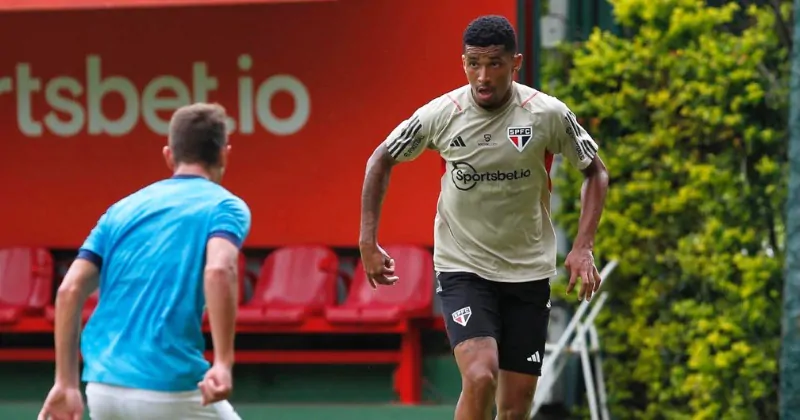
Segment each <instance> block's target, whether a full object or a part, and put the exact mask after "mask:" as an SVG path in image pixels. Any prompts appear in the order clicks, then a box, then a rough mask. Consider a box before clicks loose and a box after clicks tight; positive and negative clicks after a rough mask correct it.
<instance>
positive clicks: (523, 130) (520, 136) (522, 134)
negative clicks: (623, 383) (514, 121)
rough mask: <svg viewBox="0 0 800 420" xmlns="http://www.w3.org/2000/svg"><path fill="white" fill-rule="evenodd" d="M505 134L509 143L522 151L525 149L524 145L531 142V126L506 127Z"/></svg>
mask: <svg viewBox="0 0 800 420" xmlns="http://www.w3.org/2000/svg"><path fill="white" fill-rule="evenodd" d="M506 134H507V136H508V140H509V141H510V142H511V144H513V145H514V147H516V148H517V150H519V151H520V152H522V151H523V150H525V146H527V145H528V143H530V142H531V138H532V137H533V129H532V128H531V127H508V129H506Z"/></svg>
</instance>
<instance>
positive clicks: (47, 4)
mask: <svg viewBox="0 0 800 420" xmlns="http://www.w3.org/2000/svg"><path fill="white" fill-rule="evenodd" d="M323 1H336V0H0V12H1V11H29V10H68V9H112V8H130V7H185V6H203V5H207V6H208V5H214V6H217V5H238V4H258V3H314V2H323Z"/></svg>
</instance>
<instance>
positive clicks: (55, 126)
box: [44, 77, 86, 137]
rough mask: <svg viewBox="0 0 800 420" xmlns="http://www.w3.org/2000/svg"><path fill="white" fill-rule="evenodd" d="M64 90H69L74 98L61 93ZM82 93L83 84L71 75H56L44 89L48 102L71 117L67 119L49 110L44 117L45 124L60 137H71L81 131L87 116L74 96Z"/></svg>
mask: <svg viewBox="0 0 800 420" xmlns="http://www.w3.org/2000/svg"><path fill="white" fill-rule="evenodd" d="M63 90H65V91H67V92H69V94H70V95H71V96H72V98H69V97H66V96H62V95H60V92H61V91H63ZM82 94H83V86H81V84H80V83H78V81H77V80H75V79H73V78H71V77H56V78H55V79H53V80H51V81H50V82H49V83H47V87H46V88H45V89H44V97H45V99H46V100H47V103H48V104H50V106H51V107H53V109H54V110H55V111H61V112H63V113H65V114H68V115H69V117H70V118H69V119H68V120H66V121H65V120H62V119H61V118H60V117H59V115H58V114H57V113H55V112H53V111H50V112H48V113H47V115H45V117H44V124H45V125H46V126H47V129H48V130H50V132H52V133H53V134H55V135H57V136H59V137H69V136H74V135H76V134H78V133H79V132H80V131H81V128H83V123H84V122H85V120H86V116H85V115H84V113H83V108H82V107H81V104H80V103H78V101H76V100H74V98H77V97H78V96H80V95H82Z"/></svg>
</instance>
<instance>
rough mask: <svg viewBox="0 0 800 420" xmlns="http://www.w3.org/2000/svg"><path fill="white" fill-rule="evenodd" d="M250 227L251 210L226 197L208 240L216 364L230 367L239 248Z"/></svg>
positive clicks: (206, 282) (206, 275) (207, 284)
mask: <svg viewBox="0 0 800 420" xmlns="http://www.w3.org/2000/svg"><path fill="white" fill-rule="evenodd" d="M249 231H250V210H249V209H248V208H247V206H246V205H245V204H244V202H242V201H241V200H237V199H228V200H225V201H223V202H222V203H220V204H219V205H218V207H217V208H216V209H215V213H214V215H213V216H212V222H211V230H210V232H209V235H208V242H207V244H206V265H205V268H204V270H203V289H204V292H205V298H206V307H207V309H208V319H209V322H210V324H211V339H212V342H213V346H214V364H215V365H221V366H225V367H227V368H231V367H232V366H233V362H234V337H235V335H236V309H237V303H238V293H239V286H238V273H237V271H238V270H237V268H238V265H239V249H240V248H241V246H242V243H243V242H244V240H245V239H246V237H247V235H248V233H249Z"/></svg>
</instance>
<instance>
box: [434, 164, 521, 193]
mask: <svg viewBox="0 0 800 420" xmlns="http://www.w3.org/2000/svg"><path fill="white" fill-rule="evenodd" d="M450 174H451V177H452V178H453V184H454V185H455V186H456V188H458V189H459V190H461V191H467V190H471V189H473V188H475V186H476V185H478V183H479V182H507V181H514V180H517V179H523V178H529V177H530V176H531V170H530V169H515V170H513V171H500V170H497V171H489V172H478V171H477V170H475V168H474V167H473V166H472V165H470V164H469V163H467V162H453V169H452V171H450Z"/></svg>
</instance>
